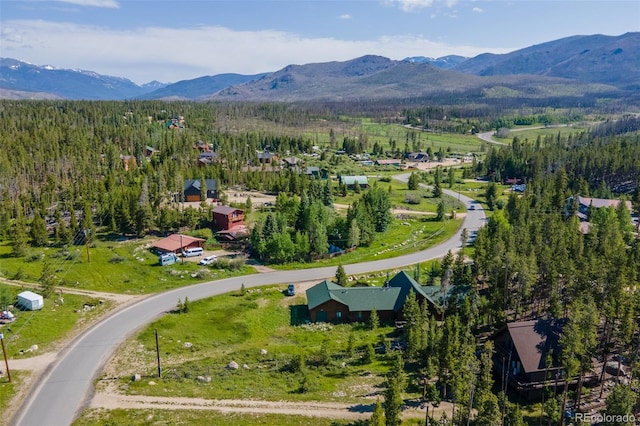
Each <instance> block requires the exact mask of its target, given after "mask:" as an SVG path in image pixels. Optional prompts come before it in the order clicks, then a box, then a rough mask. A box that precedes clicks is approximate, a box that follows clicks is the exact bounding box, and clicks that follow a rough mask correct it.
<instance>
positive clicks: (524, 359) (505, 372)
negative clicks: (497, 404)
mask: <svg viewBox="0 0 640 426" xmlns="http://www.w3.org/2000/svg"><path fill="white" fill-rule="evenodd" d="M564 323H565V321H564V320H544V319H537V320H531V321H521V322H513V323H509V324H507V325H506V326H505V327H504V328H503V329H501V330H500V331H498V332H497V333H496V334H495V335H494V336H493V340H494V342H495V350H496V352H495V355H494V359H493V361H494V366H495V369H496V372H497V373H498V375H499V376H500V377H501V379H502V382H503V385H504V382H505V381H506V385H507V389H508V390H512V391H516V392H518V393H519V394H521V395H522V396H524V397H525V398H527V399H533V398H537V397H539V395H540V392H541V391H542V390H544V388H545V386H549V387H551V388H552V387H554V386H556V385H557V386H561V385H564V382H563V381H562V380H556V377H557V378H560V376H561V370H562V369H561V367H560V361H559V360H560V345H559V343H558V339H559V337H560V332H561V330H562V326H563V325H564ZM548 361H550V362H549V363H547V362H548Z"/></svg>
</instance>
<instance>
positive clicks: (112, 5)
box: [57, 0, 120, 9]
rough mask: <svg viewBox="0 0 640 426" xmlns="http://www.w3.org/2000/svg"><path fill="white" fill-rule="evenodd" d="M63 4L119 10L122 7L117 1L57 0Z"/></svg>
mask: <svg viewBox="0 0 640 426" xmlns="http://www.w3.org/2000/svg"><path fill="white" fill-rule="evenodd" d="M57 1H59V2H62V3H71V4H76V5H78V6H91V7H105V8H109V9H118V8H119V7H120V5H119V4H118V2H117V1H115V0H57Z"/></svg>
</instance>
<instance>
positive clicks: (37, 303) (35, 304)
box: [16, 291, 44, 311]
mask: <svg viewBox="0 0 640 426" xmlns="http://www.w3.org/2000/svg"><path fill="white" fill-rule="evenodd" d="M16 306H18V307H20V308H22V309H26V310H27V311H36V310H38V309H42V308H43V307H44V299H43V298H42V296H40V295H39V294H36V293H34V292H32V291H23V292H22V293H20V294H18V302H17V303H16Z"/></svg>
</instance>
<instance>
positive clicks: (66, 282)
mask: <svg viewBox="0 0 640 426" xmlns="http://www.w3.org/2000/svg"><path fill="white" fill-rule="evenodd" d="M150 242H151V239H150V238H146V239H132V240H126V241H109V240H105V241H97V242H95V243H94V244H93V245H92V247H90V248H89V255H87V250H86V248H85V247H84V246H71V247H68V248H53V247H45V248H31V249H30V251H29V253H28V254H27V255H26V256H25V257H19V258H16V257H13V256H11V255H10V253H11V246H10V244H9V242H7V241H5V242H3V243H0V259H2V264H1V266H0V276H2V277H4V278H8V279H13V280H19V281H27V282H38V280H39V278H40V276H41V275H42V271H43V269H44V267H45V265H48V266H49V267H50V268H51V271H52V272H53V274H54V275H55V281H56V283H58V284H59V285H61V286H67V287H71V288H78V289H83V290H94V291H104V292H110V293H123V294H148V293H155V292H159V291H164V290H169V289H172V288H176V287H180V286H185V285H189V284H195V283H197V282H202V281H206V280H213V279H222V278H228V277H232V276H237V275H248V274H251V273H255V270H254V269H253V268H251V267H248V266H242V267H241V268H239V269H237V270H232V269H228V268H227V269H215V268H213V267H200V266H198V265H197V264H196V263H194V262H184V264H182V263H176V264H174V265H168V266H160V265H159V264H158V257H157V256H156V255H155V254H153V253H151V252H150V251H149V243H150ZM213 266H216V265H213Z"/></svg>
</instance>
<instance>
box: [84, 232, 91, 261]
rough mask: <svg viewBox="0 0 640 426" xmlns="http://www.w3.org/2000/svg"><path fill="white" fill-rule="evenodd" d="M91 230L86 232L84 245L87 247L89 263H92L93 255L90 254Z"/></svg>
mask: <svg viewBox="0 0 640 426" xmlns="http://www.w3.org/2000/svg"><path fill="white" fill-rule="evenodd" d="M89 232H90V230H89V229H85V230H84V245H85V246H86V247H87V263H91V255H90V254H89Z"/></svg>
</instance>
